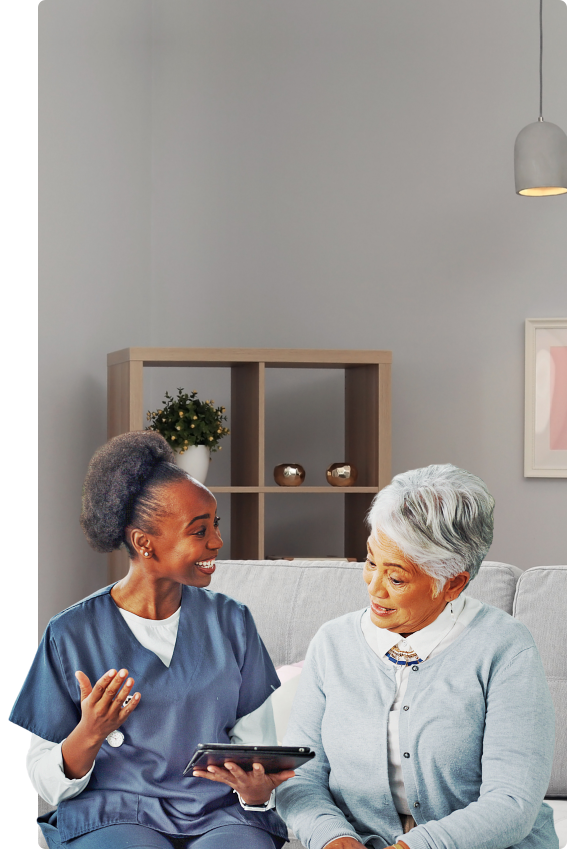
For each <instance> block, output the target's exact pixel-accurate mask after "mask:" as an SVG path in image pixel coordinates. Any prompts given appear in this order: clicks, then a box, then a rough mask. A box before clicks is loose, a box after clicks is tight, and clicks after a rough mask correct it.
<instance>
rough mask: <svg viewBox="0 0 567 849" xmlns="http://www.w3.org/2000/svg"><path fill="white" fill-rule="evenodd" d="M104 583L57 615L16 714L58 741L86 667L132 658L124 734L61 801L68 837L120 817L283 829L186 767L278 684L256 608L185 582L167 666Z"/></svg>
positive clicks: (170, 828)
mask: <svg viewBox="0 0 567 849" xmlns="http://www.w3.org/2000/svg"><path fill="white" fill-rule="evenodd" d="M111 589H112V586H109V587H105V588H104V589H102V590H99V591H98V592H96V593H94V594H93V595H91V596H89V597H88V598H86V599H83V601H80V602H78V603H77V604H75V605H73V606H72V607H70V608H68V609H67V610H65V611H63V612H62V613H60V614H58V615H57V616H55V617H54V618H53V619H52V620H51V621H50V623H49V625H48V626H47V628H46V631H45V634H44V636H43V639H42V641H41V643H40V646H39V648H38V651H37V654H36V657H35V660H34V662H33V664H32V667H31V669H30V671H29V673H28V676H27V678H26V680H25V683H24V686H23V687H22V690H21V692H20V694H19V696H18V698H17V700H16V703H15V705H14V707H13V709H12V713H11V714H10V720H11V721H12V722H14V723H16V724H17V725H21V726H22V727H23V728H26V729H28V730H29V731H31V732H32V733H33V734H37V735H38V736H39V737H43V738H44V739H45V740H51V741H52V742H54V743H60V742H61V741H62V740H63V739H64V738H65V737H67V736H68V735H69V734H70V732H71V731H72V730H73V729H74V728H75V727H76V725H77V724H78V722H79V720H80V718H81V706H80V705H81V700H80V688H79V684H78V681H77V679H76V678H75V671H76V670H78V669H80V670H82V671H83V672H84V673H85V675H87V676H88V677H89V679H90V681H91V684H93V685H94V683H95V682H96V681H98V679H99V678H101V676H102V675H104V673H105V672H107V671H108V670H109V669H112V668H114V669H121V668H122V667H125V668H127V669H128V672H129V674H130V675H131V676H132V677H133V678H134V679H135V681H136V684H135V688H136V689H137V690H139V691H140V693H141V694H142V698H141V700H140V704H139V705H138V707H137V708H136V710H135V711H134V712H133V713H132V714H131V715H130V716H129V717H128V719H127V720H126V721H125V722H124V724H123V725H121V727H120V730H121V731H122V733H123V734H124V742H123V744H122V745H121V746H119V747H118V748H112V747H111V746H110V745H109V744H108V743H107V742H106V741H105V742H104V743H103V744H102V747H101V749H100V751H99V753H98V755H97V757H96V761H95V767H94V770H93V773H92V775H91V778H90V781H89V784H88V785H87V787H86V789H85V790H83V792H82V793H80V794H79V795H78V796H76V797H75V798H74V799H68V800H65V801H63V802H61V803H60V805H59V807H58V809H57V828H58V830H59V835H60V838H61V840H63V841H67V840H71V839H72V838H74V837H77V836H79V835H80V834H85V833H87V832H89V831H94V830H95V829H97V828H101V827H102V826H106V825H110V824H112V823H121V822H123V823H126V822H129V823H139V824H140V825H144V826H148V827H150V828H154V829H156V830H158V831H163V832H165V833H166V834H169V835H173V836H187V835H195V834H202V833H204V832H206V831H208V830H209V829H210V828H215V827H217V826H221V825H234V824H235V823H237V822H238V823H241V824H248V825H253V826H256V827H259V828H263V829H265V830H266V831H269V832H270V833H271V834H274V835H276V836H278V837H283V838H286V837H287V829H286V828H285V826H284V824H283V822H282V820H281V819H280V818H279V817H278V816H277V814H276V813H275V812H274V811H267V812H265V813H264V812H255V811H245V810H244V809H243V808H241V806H240V805H239V804H238V800H237V799H236V796H235V794H234V793H233V792H232V790H231V788H230V787H228V786H227V785H225V784H219V783H215V782H212V781H207V780H206V779H202V778H201V779H199V778H192V777H189V776H183V770H184V768H185V766H186V764H187V761H188V760H189V757H190V756H191V754H192V752H193V750H194V749H195V747H196V745H197V744H198V743H230V738H229V731H230V730H231V729H232V728H233V726H234V725H235V724H236V722H237V720H238V719H240V718H241V717H242V716H245V715H246V714H248V713H251V712H252V711H253V710H256V708H258V707H260V705H261V704H263V703H264V701H265V700H266V699H267V698H268V696H269V695H270V694H271V693H272V692H273V691H274V690H275V689H276V688H277V687H279V684H280V682H279V679H278V676H277V674H276V671H275V669H274V665H273V663H272V661H271V659H270V657H269V655H268V652H267V651H266V648H265V646H264V644H263V642H262V640H261V639H260V636H259V634H258V632H257V630H256V626H255V624H254V620H253V619H252V615H251V613H250V611H249V610H248V608H247V607H246V606H245V605H243V604H240V603H239V602H237V601H235V600H234V599H232V598H229V597H228V596H225V595H221V594H220V593H214V592H211V591H209V590H205V589H199V588H197V587H183V593H182V599H181V611H180V617H179V628H178V632H177V639H176V643H175V648H174V651H173V655H172V658H171V664H170V666H169V667H166V666H165V665H164V664H163V662H162V661H161V660H160V659H159V657H158V656H157V655H156V654H154V652H152V651H150V650H149V649H146V648H144V646H142V645H141V643H139V642H138V640H137V639H136V637H135V636H134V634H133V633H132V631H131V630H130V628H129V627H128V625H127V624H126V622H125V621H124V619H123V617H122V615H121V613H120V611H119V609H118V607H117V606H116V604H115V602H114V600H113V599H112V597H111V595H110V590H111Z"/></svg>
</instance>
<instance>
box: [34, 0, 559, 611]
mask: <svg viewBox="0 0 567 849" xmlns="http://www.w3.org/2000/svg"><path fill="white" fill-rule="evenodd" d="M544 5H545V27H546V37H545V51H546V52H545V78H544V115H545V117H546V118H547V119H548V120H550V121H553V122H554V123H557V124H559V125H560V126H562V127H563V129H565V130H567V98H566V97H565V85H566V82H567V53H566V52H565V49H564V45H565V39H566V37H567V7H566V6H565V4H564V3H561V2H559V0H546V3H545V4H544ZM39 8H40V81H41V82H40V104H41V138H40V150H41V161H40V180H41V183H40V186H41V207H40V221H41V245H40V247H41V254H40V282H41V291H42V302H41V324H42V338H41V358H42V359H41V363H42V365H41V368H42V371H41V411H42V413H41V417H42V428H41V444H40V451H41V463H40V473H41V475H40V477H41V479H40V509H41V518H40V522H41V525H40V576H41V577H40V627H41V628H42V627H43V626H44V624H45V622H46V620H47V618H48V617H49V616H50V615H52V614H53V613H55V612H56V611H57V610H60V609H61V608H62V607H64V606H66V605H67V604H69V603H71V602H72V601H74V600H76V599H77V598H79V597H81V596H83V595H85V594H86V593H88V592H90V591H92V590H94V589H95V588H96V587H97V586H100V585H102V584H103V583H104V581H105V564H104V558H102V557H101V556H100V555H95V554H93V553H91V552H90V551H89V549H88V547H87V545H86V543H85V542H84V540H83V539H82V537H81V533H80V530H79V528H78V524H77V516H78V511H79V501H80V490H81V483H82V478H83V476H84V470H85V467H86V464H87V462H88V459H89V457H90V455H91V454H92V451H93V450H94V448H95V447H96V446H97V445H99V444H100V443H102V442H103V441H104V439H105V394H104V393H105V357H106V353H107V352H108V351H111V350H115V349H118V348H122V347H127V346H133V345H191V346H210V345H215V346H248V347H261V346H273V347H279V346H281V347H313V348H319V347H326V348H333V347H344V348H386V349H391V350H392V351H393V356H394V367H393V381H394V399H393V400H394V404H393V471H394V473H397V472H400V471H403V470H405V469H407V468H412V467H415V466H421V465H426V464H428V463H434V462H452V463H455V464H457V465H460V466H463V467H464V468H467V469H469V470H471V471H473V472H475V473H476V474H478V475H480V476H481V477H482V478H483V479H484V480H486V482H487V484H488V486H489V488H490V489H491V490H492V492H493V493H494V495H495V498H496V502H497V508H496V533H495V539H494V544H493V547H492V549H491V553H490V557H491V559H494V560H503V561H507V562H510V563H514V564H516V565H518V566H520V567H522V568H527V567H529V566H532V565H537V564H550V563H558V562H563V563H564V562H566V560H567V552H566V548H567V547H566V545H565V532H564V517H565V508H566V506H567V491H566V482H565V481H564V480H557V479H556V480H552V479H524V478H523V324H524V319H525V318H527V317H539V316H559V315H565V314H567V239H566V237H565V233H566V225H567V198H565V197H563V198H549V199H527V198H519V197H517V196H516V195H515V193H514V182H513V146H514V139H515V137H516V135H517V133H518V132H519V131H520V129H521V128H522V127H523V126H525V125H526V124H528V123H530V122H531V121H534V120H536V119H537V109H538V77H537V72H538V29H537V27H538V4H537V2H536V0H502V2H499V3H497V4H496V3H494V2H493V0H477V2H474V3H467V4H465V3H454V2H452V0H427V2H424V3H414V2H411V0H397V2H391V0H373V2H371V3H370V2H368V0H286V2H285V3H284V2H281V0H167V2H165V0H153V2H152V0H121V2H120V3H116V2H115V0H81V2H80V3H78V2H76V0H43V2H42V3H41V5H40V7H39ZM181 381H182V382H181ZM177 386H184V387H186V388H196V389H198V390H199V392H200V395H201V396H202V397H205V398H208V397H213V398H214V400H215V401H217V402H219V403H225V404H226V402H227V401H228V397H227V393H228V382H227V376H226V374H224V373H222V372H221V371H213V370H211V372H207V373H206V374H202V375H197V374H191V375H187V374H183V373H181V374H180V373H179V372H176V374H174V375H169V374H167V373H166V372H165V371H163V370H152V372H151V373H150V374H148V376H147V381H146V392H147V407H148V408H152V409H153V408H154V407H155V405H157V404H158V403H159V401H160V400H161V398H162V397H163V391H164V390H165V389H166V388H169V389H170V390H174V389H175V388H176V387H177ZM340 393H341V387H340V383H338V382H337V379H336V376H333V374H332V373H331V375H330V376H322V375H321V374H320V373H319V374H317V373H313V372H309V373H306V374H305V375H303V376H302V377H301V378H297V380H296V381H295V382H294V376H293V375H290V374H289V373H285V374H284V373H282V374H281V375H279V376H274V377H273V379H272V376H270V384H269V400H270V405H269V409H268V434H269V440H268V452H269V463H270V464H273V465H275V463H276V462H281V461H284V460H285V461H295V462H303V461H304V460H305V459H307V460H308V461H309V463H311V468H312V470H313V471H312V475H313V478H312V479H311V480H312V482H313V483H315V480H314V478H315V476H317V475H319V474H321V473H322V470H323V469H324V467H325V466H326V465H328V463H330V462H333V461H335V460H340V459H342V457H340V456H337V452H339V453H340V444H341V434H342V431H341V427H342V425H341V424H340V422H339V421H338V420H336V419H335V417H334V412H335V408H336V406H337V400H338V401H339V403H340V401H341V400H342V399H341V398H340ZM293 403H296V404H297V409H298V410H299V411H300V415H301V421H302V429H301V430H299V429H297V428H295V429H294V428H293V426H292V424H293V416H292V414H291V413H290V411H291V412H293V407H292V405H293ZM227 406H228V404H227ZM229 442H230V440H227V441H226V445H225V450H224V452H223V453H222V454H221V455H215V461H214V466H213V468H212V472H211V477H210V482H211V483H220V482H222V481H226V475H227V467H228V459H229V454H230V444H229ZM309 463H308V462H304V465H306V467H307V466H308V465H309ZM301 498H302V499H307V500H306V501H305V505H306V506H305V508H304V509H303V508H302V509H301V510H300V511H295V513H293V512H292V510H291V508H292V505H291V503H289V505H288V507H287V508H286V507H285V505H283V504H282V503H281V502H278V503H277V505H275V506H274V505H272V506H270V507H269V515H268V525H269V536H268V550H269V551H270V553H275V554H278V553H284V552H283V551H282V547H283V546H284V545H286V546H287V550H288V551H290V553H295V554H311V555H314V554H316V553H321V554H333V553H338V550H339V548H340V544H341V539H340V523H339V522H338V521H337V518H338V517H337V515H336V512H337V507H336V506H335V507H333V508H332V509H331V505H330V503H329V502H327V500H325V503H324V504H323V505H321V500H319V501H317V502H316V503H315V502H314V501H313V502H311V503H308V502H309V499H308V497H307V496H302V497H301ZM334 503H335V502H333V504H334ZM220 508H221V512H223V513H224V515H225V517H226V520H227V519H228V505H227V504H225V503H222V500H221V504H220ZM226 520H225V522H224V524H225V527H226V526H227V524H228V522H227V521H226ZM226 550H227V549H225V551H226Z"/></svg>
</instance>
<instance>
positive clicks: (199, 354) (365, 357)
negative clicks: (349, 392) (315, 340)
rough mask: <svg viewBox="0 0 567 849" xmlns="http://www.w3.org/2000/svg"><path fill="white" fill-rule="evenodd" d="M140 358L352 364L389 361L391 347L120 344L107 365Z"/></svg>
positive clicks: (154, 362)
mask: <svg viewBox="0 0 567 849" xmlns="http://www.w3.org/2000/svg"><path fill="white" fill-rule="evenodd" d="M132 361H136V362H142V365H144V366H146V367H162V366H165V367H167V366H183V365H191V364H193V363H194V364H195V365H200V366H206V365H209V366H225V367H229V366H231V365H234V364H236V363H257V362H263V363H265V364H266V366H267V367H279V368H285V367H286V366H289V367H291V368H293V367H298V366H303V367H304V368H317V366H321V367H327V368H348V367H349V366H355V365H375V364H376V363H391V362H392V352H391V351H372V350H354V349H353V350H349V349H347V350H343V349H336V350H335V349H332V348H330V349H325V350H321V349H318V348H300V349H295V348H123V349H122V350H120V351H113V352H112V353H110V354H108V355H107V364H108V365H109V366H112V365H117V364H119V363H126V362H132Z"/></svg>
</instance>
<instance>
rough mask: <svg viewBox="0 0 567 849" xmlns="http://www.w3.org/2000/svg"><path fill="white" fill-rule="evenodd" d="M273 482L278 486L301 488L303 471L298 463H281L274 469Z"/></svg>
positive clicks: (303, 477)
mask: <svg viewBox="0 0 567 849" xmlns="http://www.w3.org/2000/svg"><path fill="white" fill-rule="evenodd" d="M274 480H275V482H276V483H277V485H278V486H301V484H302V483H303V481H304V480H305V469H304V468H303V466H300V465H299V463H282V464H281V465H280V466H276V468H275V469H274Z"/></svg>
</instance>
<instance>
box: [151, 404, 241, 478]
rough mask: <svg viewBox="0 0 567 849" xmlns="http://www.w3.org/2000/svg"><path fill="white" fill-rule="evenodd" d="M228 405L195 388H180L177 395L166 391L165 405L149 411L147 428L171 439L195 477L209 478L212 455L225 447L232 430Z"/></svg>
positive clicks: (178, 456)
mask: <svg viewBox="0 0 567 849" xmlns="http://www.w3.org/2000/svg"><path fill="white" fill-rule="evenodd" d="M225 412H226V410H225V408H224V407H215V406H214V401H212V400H211V401H200V400H199V399H198V398H197V393H196V392H195V391H193V392H191V394H189V393H187V392H185V391H184V390H183V389H178V390H177V398H174V397H173V396H172V395H170V394H169V392H166V393H165V399H164V402H163V408H162V409H161V410H156V411H155V412H151V411H148V413H147V414H146V418H147V420H148V421H149V422H150V424H149V425H148V426H147V428H146V430H155V431H157V432H158V433H161V435H162V436H163V437H164V438H165V439H166V440H167V441H168V443H169V444H170V445H171V447H172V448H173V450H174V451H175V456H176V461H177V463H178V465H179V466H181V467H182V468H184V469H185V471H186V472H188V473H189V474H190V475H191V476H192V477H194V478H196V479H197V480H198V481H200V482H201V483H204V482H205V479H206V477H207V472H208V469H209V461H210V459H211V457H210V455H211V453H212V452H213V451H221V450H222V447H221V446H220V445H219V442H220V440H221V439H222V438H223V437H224V436H226V435H227V433H230V430H229V429H228V428H227V427H224V425H223V421H224V422H225V421H226V416H225V415H223V413H225Z"/></svg>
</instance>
